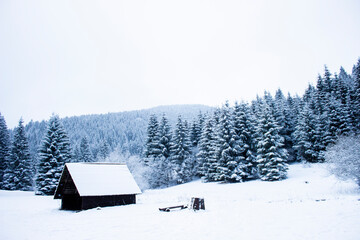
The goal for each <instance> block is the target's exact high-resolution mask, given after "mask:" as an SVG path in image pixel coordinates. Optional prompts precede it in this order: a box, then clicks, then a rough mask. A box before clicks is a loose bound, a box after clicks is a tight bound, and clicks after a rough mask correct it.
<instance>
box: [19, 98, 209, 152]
mask: <svg viewBox="0 0 360 240" xmlns="http://www.w3.org/2000/svg"><path fill="white" fill-rule="evenodd" d="M214 109H215V108H214V107H209V106H205V105H168V106H166V105H164V106H158V107H153V108H149V109H144V110H134V111H124V112H117V113H107V114H91V115H82V116H73V117H65V118H62V119H61V121H62V123H63V125H64V128H65V130H66V132H67V134H68V136H69V138H70V142H71V147H72V149H73V152H74V153H76V149H77V148H78V147H79V144H80V141H81V139H82V138H83V137H86V138H87V139H88V141H89V144H90V149H91V152H92V153H93V155H94V157H96V156H98V154H99V152H101V151H112V150H114V149H116V148H118V149H120V150H121V151H123V152H128V153H130V154H132V155H141V154H142V152H143V147H144V143H145V140H146V135H147V133H146V130H147V125H148V120H149V117H150V116H151V115H152V114H155V115H156V116H157V117H158V119H159V120H160V117H161V116H162V114H165V115H166V117H167V118H168V120H169V123H170V124H171V125H172V126H174V125H175V123H176V121H177V118H178V116H179V115H181V116H182V118H183V119H184V120H187V121H189V122H192V121H193V120H194V119H197V117H198V115H199V113H200V112H201V113H203V114H205V113H211V112H212V111H214ZM25 128H26V132H27V136H28V139H29V146H30V151H31V153H32V156H33V157H34V158H35V157H36V154H37V149H38V148H39V145H40V143H41V141H42V138H43V136H44V134H45V131H46V128H47V121H41V122H38V121H36V122H33V121H31V122H30V123H28V124H27V125H26V127H25ZM103 148H105V149H103ZM106 148H108V149H106Z"/></svg>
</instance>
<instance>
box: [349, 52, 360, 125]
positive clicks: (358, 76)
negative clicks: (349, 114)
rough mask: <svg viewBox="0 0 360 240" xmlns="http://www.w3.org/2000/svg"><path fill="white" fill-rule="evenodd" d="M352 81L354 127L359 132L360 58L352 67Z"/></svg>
mask: <svg viewBox="0 0 360 240" xmlns="http://www.w3.org/2000/svg"><path fill="white" fill-rule="evenodd" d="M352 75H353V81H354V84H353V85H354V88H353V90H352V92H351V96H352V97H351V98H352V104H351V105H352V110H353V113H354V116H355V119H356V126H355V127H356V128H357V131H358V132H360V121H359V119H360V58H359V60H358V62H357V64H356V65H355V66H354V69H353V74H352Z"/></svg>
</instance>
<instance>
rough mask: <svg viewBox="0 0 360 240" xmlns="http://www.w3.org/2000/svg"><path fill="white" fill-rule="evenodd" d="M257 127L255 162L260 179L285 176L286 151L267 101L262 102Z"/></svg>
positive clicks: (276, 178)
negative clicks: (261, 110)
mask: <svg viewBox="0 0 360 240" xmlns="http://www.w3.org/2000/svg"><path fill="white" fill-rule="evenodd" d="M258 121H259V123H258V128H257V135H258V139H257V163H258V174H259V177H260V179H261V180H264V181H275V180H280V179H284V178H286V174H287V169H288V167H287V164H286V161H287V153H286V150H285V149H284V148H283V141H284V140H283V138H282V137H281V136H280V135H279V126H278V125H277V123H276V121H275V119H274V117H273V116H272V114H271V109H270V107H269V106H268V105H267V103H264V104H263V112H262V114H261V116H260V118H259V120H258Z"/></svg>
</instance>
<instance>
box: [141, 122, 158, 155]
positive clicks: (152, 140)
mask: <svg viewBox="0 0 360 240" xmlns="http://www.w3.org/2000/svg"><path fill="white" fill-rule="evenodd" d="M161 150H162V149H161V148H160V139H159V122H158V120H157V117H156V116H155V115H151V116H150V119H149V124H148V128H147V140H146V145H145V154H144V155H145V157H146V158H156V157H159V155H160V154H161Z"/></svg>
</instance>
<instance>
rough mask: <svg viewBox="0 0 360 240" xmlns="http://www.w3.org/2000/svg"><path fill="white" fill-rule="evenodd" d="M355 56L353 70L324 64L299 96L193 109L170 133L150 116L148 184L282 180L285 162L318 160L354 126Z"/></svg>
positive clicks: (359, 76)
mask: <svg viewBox="0 0 360 240" xmlns="http://www.w3.org/2000/svg"><path fill="white" fill-rule="evenodd" d="M359 119H360V60H359V61H358V62H357V64H356V65H355V66H354V68H353V71H352V74H351V75H350V74H348V73H346V71H345V70H344V69H343V68H342V67H341V68H340V72H339V74H336V73H334V74H331V73H330V71H329V70H328V68H327V67H326V66H325V70H324V73H323V75H319V76H318V79H317V83H316V86H314V85H311V84H309V86H308V88H307V89H306V91H305V93H304V95H303V96H302V97H299V96H291V95H290V94H288V95H287V96H286V97H285V96H284V94H283V92H282V91H281V90H280V89H279V90H277V91H276V94H275V96H272V95H271V94H270V93H269V92H265V93H264V96H262V97H257V98H256V99H255V100H253V101H252V102H251V103H246V102H241V103H235V104H234V106H230V104H229V103H228V102H226V103H225V104H224V106H223V107H221V108H219V109H216V110H215V111H214V113H213V114H210V115H209V114H205V115H202V114H200V115H199V117H198V119H197V120H195V121H193V122H192V123H188V122H187V121H184V120H183V119H182V117H181V116H179V117H178V122H177V124H176V126H175V129H174V130H173V131H171V129H170V126H169V124H168V123H167V122H168V121H167V118H166V115H162V116H161V119H160V120H158V119H157V116H156V115H152V116H151V118H150V120H149V123H148V128H147V141H146V146H145V154H144V156H145V157H146V158H145V161H144V165H145V166H148V167H149V168H150V169H151V170H150V171H149V173H148V179H149V181H150V183H151V186H152V187H162V186H168V185H169V184H170V185H171V184H176V183H184V182H188V181H190V180H192V179H193V178H196V177H201V178H203V179H204V180H205V181H222V182H242V181H247V180H251V179H261V180H265V181H274V180H281V179H284V178H286V175H287V164H288V163H291V162H310V163H315V162H324V161H325V153H326V149H327V148H328V147H331V146H333V145H334V144H335V143H336V142H337V140H338V139H339V137H341V136H353V135H357V134H358V133H359V131H360V121H359Z"/></svg>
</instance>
